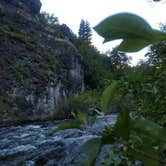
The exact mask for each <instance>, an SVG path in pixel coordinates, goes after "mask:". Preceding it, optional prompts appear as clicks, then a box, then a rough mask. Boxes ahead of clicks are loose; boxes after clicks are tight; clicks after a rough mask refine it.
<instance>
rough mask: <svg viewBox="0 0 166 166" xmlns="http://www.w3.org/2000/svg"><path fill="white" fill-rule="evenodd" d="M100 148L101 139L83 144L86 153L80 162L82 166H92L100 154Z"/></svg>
mask: <svg viewBox="0 0 166 166" xmlns="http://www.w3.org/2000/svg"><path fill="white" fill-rule="evenodd" d="M101 147H102V142H101V138H92V139H90V140H89V141H87V142H86V143H85V144H83V149H84V150H85V153H86V158H83V160H82V161H80V163H81V165H82V166H91V165H94V162H95V160H96V158H97V156H98V154H99V153H100V150H101Z"/></svg>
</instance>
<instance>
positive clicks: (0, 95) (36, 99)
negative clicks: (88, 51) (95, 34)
mask: <svg viewBox="0 0 166 166" xmlns="http://www.w3.org/2000/svg"><path fill="white" fill-rule="evenodd" d="M40 8H41V3H40V1H39V0H12V1H11V0H1V1H0V119H1V120H2V119H8V118H9V117H12V119H13V117H15V118H16V119H18V118H23V119H37V118H41V117H43V116H46V115H49V114H51V113H52V112H53V110H54V108H55V107H56V106H57V105H58V104H59V103H62V102H63V101H64V100H65V99H66V98H68V97H69V96H72V95H75V94H78V93H80V92H81V91H83V89H84V83H83V68H82V60H81V56H80V54H79V53H78V51H77V49H76V48H75V47H74V46H73V45H72V43H70V42H69V41H68V40H66V37H65V36H64V35H63V34H62V33H61V32H60V30H59V29H56V27H55V28H54V29H49V28H48V27H47V28H46V27H44V26H43V25H42V24H41V23H40V21H39V18H38V14H39V12H40Z"/></svg>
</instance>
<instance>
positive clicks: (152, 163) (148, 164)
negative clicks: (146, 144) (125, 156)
mask: <svg viewBox="0 0 166 166" xmlns="http://www.w3.org/2000/svg"><path fill="white" fill-rule="evenodd" d="M127 153H129V154H130V155H131V156H133V157H134V158H135V159H136V160H139V161H141V162H142V163H143V164H144V166H158V165H159V162H158V161H157V160H155V159H151V158H149V157H147V156H145V155H144V154H142V153H140V152H139V151H137V150H134V149H128V150H127Z"/></svg>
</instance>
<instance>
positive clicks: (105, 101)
mask: <svg viewBox="0 0 166 166" xmlns="http://www.w3.org/2000/svg"><path fill="white" fill-rule="evenodd" d="M118 87H119V83H118V81H113V82H112V84H111V85H110V86H108V87H107V88H106V89H105V90H104V92H103V94H102V97H101V103H100V104H101V110H102V112H103V113H106V112H107V111H108V110H109V108H110V106H111V101H112V100H113V97H114V94H115V93H116V92H117V89H118Z"/></svg>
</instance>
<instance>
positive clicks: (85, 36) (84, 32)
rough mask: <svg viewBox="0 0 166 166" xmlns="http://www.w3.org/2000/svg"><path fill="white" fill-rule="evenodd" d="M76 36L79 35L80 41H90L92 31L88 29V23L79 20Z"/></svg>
mask: <svg viewBox="0 0 166 166" xmlns="http://www.w3.org/2000/svg"><path fill="white" fill-rule="evenodd" d="M78 35H79V36H78V38H79V39H81V40H86V41H90V40H91V36H92V30H91V28H90V25H89V22H88V21H85V20H83V19H82V20H81V22H80V28H79V31H78Z"/></svg>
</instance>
